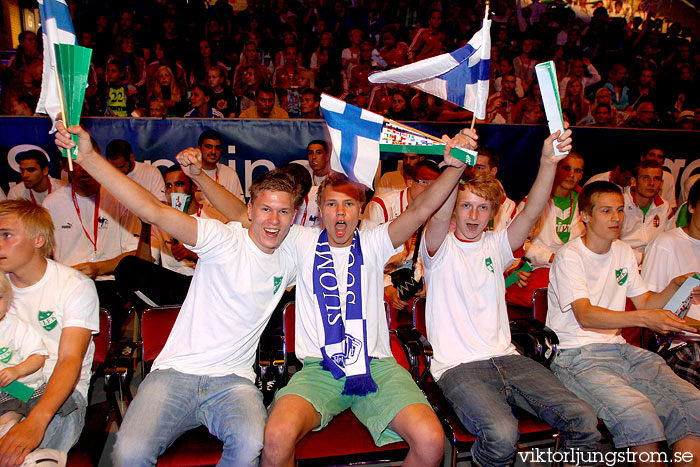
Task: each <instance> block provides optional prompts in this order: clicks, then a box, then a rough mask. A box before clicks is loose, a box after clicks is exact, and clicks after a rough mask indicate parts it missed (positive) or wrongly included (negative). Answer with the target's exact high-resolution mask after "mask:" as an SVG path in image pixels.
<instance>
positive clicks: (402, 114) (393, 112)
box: [386, 89, 413, 120]
mask: <svg viewBox="0 0 700 467" xmlns="http://www.w3.org/2000/svg"><path fill="white" fill-rule="evenodd" d="M386 116H387V117H388V118H391V119H393V120H413V111H412V109H411V101H410V99H409V97H408V92H406V91H404V90H403V89H396V90H394V91H392V93H391V107H390V108H389V112H388V113H387V114H386Z"/></svg>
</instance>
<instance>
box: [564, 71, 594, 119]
mask: <svg viewBox="0 0 700 467" xmlns="http://www.w3.org/2000/svg"><path fill="white" fill-rule="evenodd" d="M561 107H562V110H563V111H564V112H570V115H571V116H573V119H572V120H570V122H569V123H571V124H572V125H578V124H579V123H580V122H582V121H584V120H585V119H586V118H588V117H589V116H590V114H591V103H590V102H588V99H586V98H585V97H584V95H583V85H582V84H581V80H580V79H579V78H572V79H570V80H569V82H568V86H567V88H566V92H565V93H564V98H563V99H562V101H561Z"/></svg>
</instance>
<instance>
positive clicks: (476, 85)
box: [369, 20, 491, 120]
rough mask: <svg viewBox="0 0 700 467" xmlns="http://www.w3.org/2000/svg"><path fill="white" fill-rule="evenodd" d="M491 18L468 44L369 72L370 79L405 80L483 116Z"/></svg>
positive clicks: (487, 82) (395, 81) (373, 81)
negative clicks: (421, 58) (407, 62)
mask: <svg viewBox="0 0 700 467" xmlns="http://www.w3.org/2000/svg"><path fill="white" fill-rule="evenodd" d="M490 57H491V20H485V21H484V25H483V27H482V28H481V29H480V30H479V31H478V32H477V33H476V34H474V37H472V39H471V40H470V41H469V43H468V44H467V45H465V46H464V47H461V48H459V49H457V50H455V51H454V52H450V53H446V54H442V55H438V56H437V57H430V58H426V59H425V60H421V61H419V62H415V63H410V64H408V65H404V66H402V67H399V68H395V69H393V70H388V71H379V72H376V73H372V74H370V75H369V81H370V82H371V83H375V84H379V83H396V84H406V85H410V86H412V87H415V88H418V89H420V90H422V91H425V92H427V93H429V94H432V95H434V96H437V97H439V98H441V99H444V100H447V101H449V102H452V103H453V104H456V105H459V106H460V107H464V108H465V109H467V110H471V111H472V112H474V115H475V116H476V118H478V119H480V120H483V119H484V118H486V101H487V100H488V98H489V62H490Z"/></svg>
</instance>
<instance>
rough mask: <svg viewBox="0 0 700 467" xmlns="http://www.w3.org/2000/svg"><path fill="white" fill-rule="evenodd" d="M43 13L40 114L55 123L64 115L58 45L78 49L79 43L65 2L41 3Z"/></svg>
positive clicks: (49, 0)
mask: <svg viewBox="0 0 700 467" xmlns="http://www.w3.org/2000/svg"><path fill="white" fill-rule="evenodd" d="M39 13H40V15H41V29H42V31H43V42H44V71H43V75H42V80H41V96H40V97H39V102H38V104H37V106H36V111H37V113H45V114H47V115H48V116H49V117H51V120H52V121H55V119H56V116H57V115H58V113H59V112H60V111H61V104H60V103H59V100H58V82H57V80H56V79H57V77H56V71H55V68H56V54H55V51H54V44H71V45H77V44H78V41H77V39H76V37H75V29H73V21H72V20H71V17H70V10H69V9H68V5H67V4H66V1H65V0H39Z"/></svg>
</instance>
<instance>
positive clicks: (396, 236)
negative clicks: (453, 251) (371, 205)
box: [389, 128, 478, 248]
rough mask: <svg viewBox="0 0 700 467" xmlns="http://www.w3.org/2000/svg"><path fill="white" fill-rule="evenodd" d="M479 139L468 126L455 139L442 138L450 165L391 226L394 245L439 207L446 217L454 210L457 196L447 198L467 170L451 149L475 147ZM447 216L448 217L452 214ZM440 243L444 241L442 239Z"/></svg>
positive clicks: (408, 235) (447, 162) (398, 243)
mask: <svg viewBox="0 0 700 467" xmlns="http://www.w3.org/2000/svg"><path fill="white" fill-rule="evenodd" d="M477 139H478V136H477V134H476V132H475V131H474V130H469V129H467V128H465V129H463V130H462V131H460V132H459V133H458V134H457V135H456V136H455V137H454V138H452V139H450V138H448V137H447V136H446V135H445V136H443V137H442V140H443V141H444V142H445V151H444V153H443V157H444V160H445V164H446V165H447V168H445V170H444V171H443V172H442V174H440V176H439V177H438V178H437V180H435V181H434V182H433V183H432V185H430V186H429V187H428V188H427V189H426V190H425V191H424V192H423V193H421V194H420V195H418V196H417V197H416V199H415V200H414V201H413V203H411V204H410V205H409V206H408V208H407V209H406V210H405V211H404V212H403V213H402V214H401V215H400V216H399V217H397V218H396V219H395V220H394V221H393V222H392V223H391V224H390V225H389V236H390V237H391V242H392V244H393V245H394V247H395V248H398V246H399V245H402V244H403V243H404V242H405V241H406V240H408V239H409V238H410V237H411V235H413V233H414V232H415V231H416V230H418V227H420V226H421V225H423V224H424V223H425V221H426V220H427V219H428V217H430V215H431V214H433V213H434V212H435V211H436V210H438V208H441V209H440V211H441V213H440V217H444V216H445V213H448V212H449V213H451V212H452V209H453V207H454V199H453V200H452V204H451V205H449V206H448V204H450V203H445V201H447V198H448V197H449V196H450V194H451V193H453V192H454V191H455V187H456V186H457V182H458V181H459V177H460V176H461V175H462V173H463V172H464V167H465V164H464V162H462V161H459V160H457V159H455V158H454V157H452V156H451V155H450V150H451V149H452V148H454V147H457V146H460V147H463V148H466V149H476V140H477ZM455 196H456V194H455ZM446 215H447V216H449V215H450V214H446ZM448 222H449V221H448ZM448 226H449V223H448ZM443 238H444V237H443ZM426 241H427V239H426ZM440 243H442V241H441V242H440ZM438 246H439V244H438Z"/></svg>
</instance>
